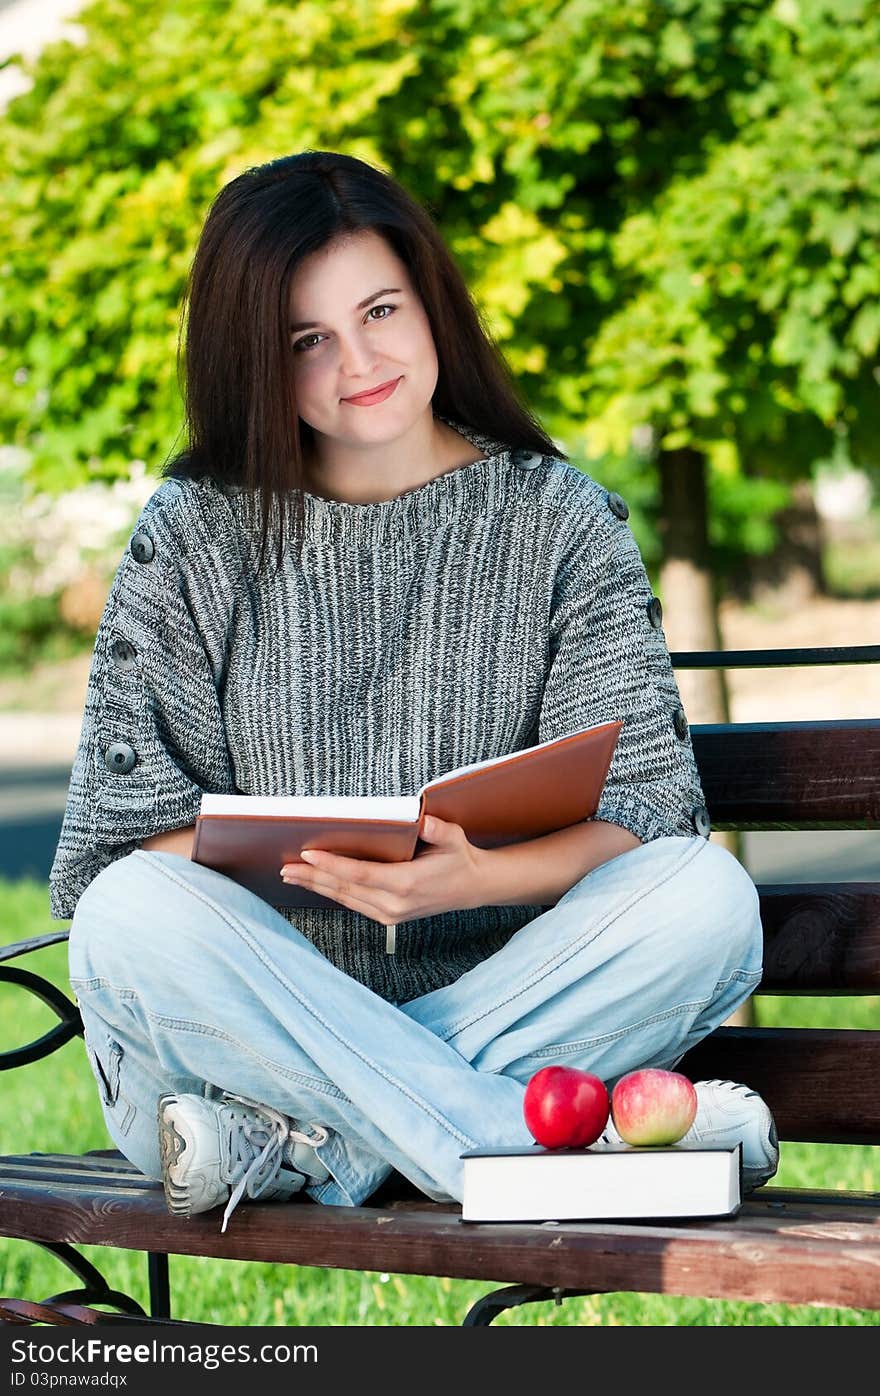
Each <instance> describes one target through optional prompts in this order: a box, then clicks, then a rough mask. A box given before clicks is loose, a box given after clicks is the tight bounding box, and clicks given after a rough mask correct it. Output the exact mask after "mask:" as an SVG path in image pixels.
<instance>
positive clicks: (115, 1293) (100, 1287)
mask: <svg viewBox="0 0 880 1396" xmlns="http://www.w3.org/2000/svg"><path fill="white" fill-rule="evenodd" d="M34 1244H35V1245H37V1246H41V1247H42V1249H43V1250H44V1251H49V1253H50V1255H54V1256H56V1257H57V1258H58V1260H60V1261H62V1262H63V1263H64V1264H65V1265H66V1266H67V1268H68V1270H72V1271H73V1273H74V1274H75V1275H76V1277H77V1279H80V1280H82V1281H83V1288H82V1289H68V1290H65V1291H64V1292H63V1294H53V1295H52V1296H51V1297H50V1298H49V1299H45V1300H43V1303H45V1304H56V1303H63V1302H72V1303H81V1304H112V1305H113V1306H114V1308H116V1309H118V1310H119V1311H120V1312H121V1313H123V1314H143V1312H144V1311H143V1309H142V1308H141V1306H140V1304H139V1303H138V1302H137V1300H136V1299H132V1298H131V1297H130V1296H129V1295H127V1294H122V1293H120V1291H119V1290H117V1289H110V1287H109V1286H108V1284H107V1281H106V1280H105V1279H104V1276H103V1275H102V1274H101V1272H100V1270H98V1269H96V1267H95V1266H94V1265H92V1263H91V1261H89V1260H86V1258H85V1256H83V1255H80V1254H79V1252H78V1251H75V1250H74V1249H73V1247H72V1246H69V1245H68V1244H67V1242H66V1241H36V1242H35V1243H34Z"/></svg>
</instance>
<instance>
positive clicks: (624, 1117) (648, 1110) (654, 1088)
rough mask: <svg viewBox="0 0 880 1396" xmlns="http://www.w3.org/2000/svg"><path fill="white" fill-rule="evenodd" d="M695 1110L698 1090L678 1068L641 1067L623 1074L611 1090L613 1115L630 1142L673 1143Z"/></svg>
mask: <svg viewBox="0 0 880 1396" xmlns="http://www.w3.org/2000/svg"><path fill="white" fill-rule="evenodd" d="M696 1113H697V1093H696V1091H695V1090H694V1087H693V1084H692V1083H691V1082H690V1081H689V1080H688V1078H687V1077H686V1076H682V1075H681V1073H680V1072H678V1071H663V1070H661V1068H660V1067H653V1066H648V1067H642V1068H640V1069H639V1070H638V1071H630V1072H629V1073H628V1074H627V1075H626V1076H621V1078H620V1080H619V1081H618V1082H617V1084H616V1085H615V1087H614V1089H613V1090H612V1092H611V1118H612V1120H613V1121H614V1127H615V1129H616V1130H617V1133H618V1134H619V1135H620V1137H621V1139H623V1140H624V1142H625V1143H627V1144H637V1145H639V1144H640V1145H648V1144H674V1143H675V1142H676V1140H678V1139H681V1137H682V1135H685V1134H687V1132H688V1130H689V1129H690V1127H691V1125H692V1124H693V1122H694V1116H695V1115H696Z"/></svg>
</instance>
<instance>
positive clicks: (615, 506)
mask: <svg viewBox="0 0 880 1396" xmlns="http://www.w3.org/2000/svg"><path fill="white" fill-rule="evenodd" d="M608 508H609V509H610V510H611V512H612V514H615V515H616V516H617V518H618V519H628V518H629V505H628V504H627V502H626V500H625V499H624V498H623V496H622V495H620V494H615V493H614V491H613V490H609V491H608Z"/></svg>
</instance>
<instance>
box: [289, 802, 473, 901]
mask: <svg viewBox="0 0 880 1396" xmlns="http://www.w3.org/2000/svg"><path fill="white" fill-rule="evenodd" d="M419 837H420V838H421V839H422V841H423V842H425V843H428V844H430V845H431V847H430V848H425V849H422V851H421V852H420V853H417V854H416V856H415V857H414V858H412V859H409V860H408V861H406V862H403V863H371V862H368V861H367V860H366V859H364V858H345V857H343V856H342V855H341V854H339V853H326V852H323V851H319V850H315V849H307V850H305V851H304V852H303V853H302V854H301V855H300V856H301V857H302V858H304V859H305V860H306V865H303V864H301V863H285V865H284V867H283V868H282V869H281V876H282V877H283V879H284V881H285V882H291V883H295V884H296V885H297V886H300V887H308V888H310V889H311V890H312V891H313V892H319V893H320V894H321V895H322V896H325V897H332V899H333V901H335V902H340V903H341V905H342V906H347V907H349V908H350V909H351V910H352V911H359V912H360V913H361V915H363V916H368V917H370V919H371V920H373V921H379V922H381V924H382V925H383V926H396V925H399V924H400V923H401V922H402V921H417V920H419V919H420V918H421V917H423V916H434V915H437V914H439V913H440V912H444V911H461V910H464V909H466V908H470V907H477V906H483V905H484V902H483V900H482V897H483V894H484V888H485V885H486V882H485V867H486V863H485V854H486V850H485V849H482V848H477V847H476V846H475V845H474V844H472V843H471V842H470V841H469V839H468V838H467V835H466V834H465V832H464V830H463V829H462V827H461V825H460V824H451V823H450V822H449V821H448V820H445V819H434V818H430V817H429V818H427V819H426V820H425V822H424V825H423V828H422V832H421V834H420V835H419Z"/></svg>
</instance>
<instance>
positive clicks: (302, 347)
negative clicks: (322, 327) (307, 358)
mask: <svg viewBox="0 0 880 1396" xmlns="http://www.w3.org/2000/svg"><path fill="white" fill-rule="evenodd" d="M317 338H318V336H317V335H316V334H307V335H305V336H304V337H303V338H302V339H298V340H297V341H296V343H295V344H294V346H293V347H294V349H295V350H298V351H299V352H300V353H308V351H309V349H314V347H315V346H314V344H307V343H306V340H307V339H317Z"/></svg>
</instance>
